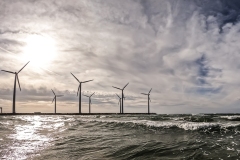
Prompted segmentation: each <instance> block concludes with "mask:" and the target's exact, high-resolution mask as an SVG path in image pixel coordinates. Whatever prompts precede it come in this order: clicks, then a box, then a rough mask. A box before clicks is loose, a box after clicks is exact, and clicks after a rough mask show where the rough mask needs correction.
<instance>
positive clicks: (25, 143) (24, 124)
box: [2, 116, 64, 159]
mask: <svg viewBox="0 0 240 160" xmlns="http://www.w3.org/2000/svg"><path fill="white" fill-rule="evenodd" d="M15 118H16V120H15V124H14V126H13V128H12V134H10V135H9V136H8V137H7V138H8V139H9V141H10V143H9V144H8V147H7V149H6V152H5V154H4V156H3V157H2V158H4V159H29V158H31V157H33V156H36V154H38V153H39V151H40V150H43V149H44V148H46V147H48V146H49V145H50V142H51V141H52V140H53V138H54V135H53V134H54V133H53V131H56V130H58V129H60V128H61V127H62V126H64V123H63V122H62V121H61V120H60V119H59V118H58V117H55V118H51V119H49V118H48V117H41V116H22V117H15ZM61 130H62V129H60V131H61Z"/></svg>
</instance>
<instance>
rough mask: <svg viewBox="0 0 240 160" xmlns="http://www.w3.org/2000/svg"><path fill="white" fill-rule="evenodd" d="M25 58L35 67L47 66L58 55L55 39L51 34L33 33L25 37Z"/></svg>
mask: <svg viewBox="0 0 240 160" xmlns="http://www.w3.org/2000/svg"><path fill="white" fill-rule="evenodd" d="M25 42H26V46H25V47H24V59H26V60H30V61H31V64H32V65H33V66H35V67H46V66H47V65H49V64H50V63H51V62H52V61H53V60H54V58H55V56H56V47H55V41H54V39H52V38H51V37H49V36H42V35H31V36H29V37H27V38H26V39H25Z"/></svg>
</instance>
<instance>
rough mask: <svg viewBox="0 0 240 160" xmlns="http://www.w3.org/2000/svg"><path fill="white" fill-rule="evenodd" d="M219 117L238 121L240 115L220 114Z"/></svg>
mask: <svg viewBox="0 0 240 160" xmlns="http://www.w3.org/2000/svg"><path fill="white" fill-rule="evenodd" d="M219 118H222V119H225V120H229V121H240V116H220V117H219Z"/></svg>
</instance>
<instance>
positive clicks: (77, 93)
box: [77, 84, 80, 96]
mask: <svg viewBox="0 0 240 160" xmlns="http://www.w3.org/2000/svg"><path fill="white" fill-rule="evenodd" d="M79 90H80V84H79V86H78V91H77V96H78V92H79Z"/></svg>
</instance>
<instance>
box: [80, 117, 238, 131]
mask: <svg viewBox="0 0 240 160" xmlns="http://www.w3.org/2000/svg"><path fill="white" fill-rule="evenodd" d="M81 120H82V121H94V122H103V123H120V124H124V123H132V124H136V125H145V126H148V127H159V128H173V127H177V128H181V129H184V130H199V129H212V128H216V127H219V128H221V129H227V128H229V127H237V126H240V123H236V124H232V123H220V122H210V123H208V122H186V121H149V120H114V119H102V118H101V119H81Z"/></svg>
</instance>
